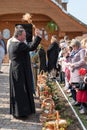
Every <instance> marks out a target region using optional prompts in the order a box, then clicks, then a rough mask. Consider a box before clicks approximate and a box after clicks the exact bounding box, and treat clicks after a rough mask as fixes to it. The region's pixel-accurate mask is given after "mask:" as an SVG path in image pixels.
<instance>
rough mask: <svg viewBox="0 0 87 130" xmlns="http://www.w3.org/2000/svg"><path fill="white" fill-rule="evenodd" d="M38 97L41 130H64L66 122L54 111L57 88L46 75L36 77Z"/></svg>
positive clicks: (56, 102) (56, 100)
mask: <svg viewBox="0 0 87 130" xmlns="http://www.w3.org/2000/svg"><path fill="white" fill-rule="evenodd" d="M38 95H39V99H40V103H41V110H42V112H41V114H40V121H41V122H42V124H43V127H42V130H66V129H67V121H66V120H65V119H61V118H60V115H59V112H58V111H57V110H55V105H56V104H57V105H58V88H57V85H56V84H55V82H54V81H52V80H51V79H50V78H49V77H48V75H47V74H46V73H43V74H39V75H38Z"/></svg>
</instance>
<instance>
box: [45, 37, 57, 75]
mask: <svg viewBox="0 0 87 130" xmlns="http://www.w3.org/2000/svg"><path fill="white" fill-rule="evenodd" d="M58 53H59V46H58V41H57V36H56V35H53V36H52V38H51V44H50V46H49V47H48V49H47V58H48V72H49V73H50V72H51V71H52V70H53V69H54V70H56V63H57V59H58Z"/></svg>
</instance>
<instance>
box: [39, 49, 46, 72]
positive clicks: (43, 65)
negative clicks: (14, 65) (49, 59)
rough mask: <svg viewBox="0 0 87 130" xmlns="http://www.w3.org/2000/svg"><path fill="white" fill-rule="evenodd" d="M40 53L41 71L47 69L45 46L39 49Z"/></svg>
mask: <svg viewBox="0 0 87 130" xmlns="http://www.w3.org/2000/svg"><path fill="white" fill-rule="evenodd" d="M38 54H39V60H40V71H42V70H43V71H45V72H46V70H47V67H46V52H45V50H44V49H43V48H40V49H39V51H38Z"/></svg>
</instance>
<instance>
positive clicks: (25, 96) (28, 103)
mask: <svg viewBox="0 0 87 130" xmlns="http://www.w3.org/2000/svg"><path fill="white" fill-rule="evenodd" d="M40 41H41V38H40V37H38V36H37V37H36V39H35V41H34V43H33V44H29V45H26V44H25V43H22V42H18V41H16V40H15V39H14V38H13V40H12V41H11V42H12V43H11V45H10V49H9V58H10V60H11V64H10V75H9V79H10V114H12V115H13V116H16V117H21V116H28V115H29V114H32V113H35V104H34V98H33V92H32V85H33V84H32V82H33V81H32V80H33V79H32V71H31V62H30V55H29V51H33V50H35V49H36V47H37V46H38V44H39V43H40Z"/></svg>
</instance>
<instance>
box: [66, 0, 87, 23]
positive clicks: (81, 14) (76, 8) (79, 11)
mask: <svg viewBox="0 0 87 130" xmlns="http://www.w3.org/2000/svg"><path fill="white" fill-rule="evenodd" d="M68 1H69V2H68V4H67V11H68V13H70V14H72V15H73V16H75V17H76V18H78V19H79V20H80V21H82V22H83V23H85V24H87V0H68Z"/></svg>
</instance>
